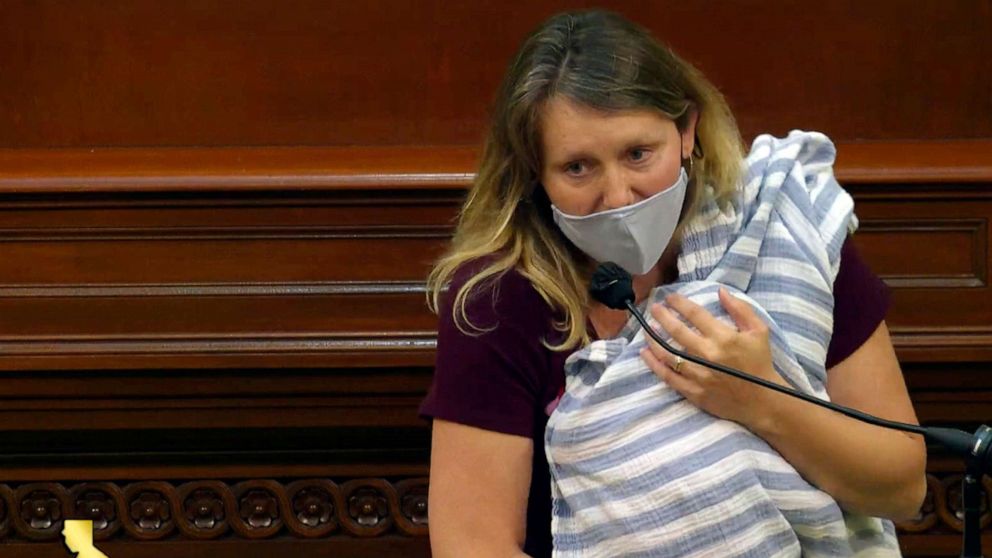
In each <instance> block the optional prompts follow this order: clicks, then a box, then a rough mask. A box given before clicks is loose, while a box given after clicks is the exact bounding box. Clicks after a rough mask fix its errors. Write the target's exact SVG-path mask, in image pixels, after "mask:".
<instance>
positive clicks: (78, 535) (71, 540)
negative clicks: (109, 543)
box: [62, 519, 108, 558]
mask: <svg viewBox="0 0 992 558" xmlns="http://www.w3.org/2000/svg"><path fill="white" fill-rule="evenodd" d="M62 535H63V536H64V537H65V545H66V546H67V547H68V548H69V551H70V552H73V553H75V552H78V553H79V554H77V555H76V556H77V558H108V556H107V555H106V554H104V553H102V552H100V551H99V550H97V548H96V547H95V546H93V520H91V519H66V520H65V524H64V526H63V527H62Z"/></svg>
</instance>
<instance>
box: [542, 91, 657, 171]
mask: <svg viewBox="0 0 992 558" xmlns="http://www.w3.org/2000/svg"><path fill="white" fill-rule="evenodd" d="M540 130H541V143H542V145H543V149H544V154H545V157H546V158H547V159H548V160H557V159H567V158H569V156H570V155H572V154H575V153H583V152H594V151H601V150H603V149H604V148H613V147H616V146H624V145H627V144H631V143H641V142H647V141H664V140H665V139H667V138H668V137H669V135H670V134H674V133H675V132H676V128H675V123H674V122H673V121H672V120H671V119H669V118H668V117H666V116H664V115H663V114H661V113H659V112H658V111H657V110H654V109H623V110H611V111H606V110H602V109H598V108H595V107H591V106H589V105H584V104H582V103H579V102H576V101H574V100H571V99H568V98H565V97H555V98H552V99H550V100H549V101H548V102H547V103H545V105H544V107H543V108H542V110H541V126H540Z"/></svg>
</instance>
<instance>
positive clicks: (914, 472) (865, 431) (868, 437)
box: [749, 322, 926, 519]
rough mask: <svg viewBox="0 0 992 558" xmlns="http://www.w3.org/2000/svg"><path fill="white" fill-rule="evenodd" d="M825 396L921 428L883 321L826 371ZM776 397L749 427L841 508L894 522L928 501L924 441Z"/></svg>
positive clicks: (806, 404) (793, 400) (914, 512)
mask: <svg viewBox="0 0 992 558" xmlns="http://www.w3.org/2000/svg"><path fill="white" fill-rule="evenodd" d="M827 393H828V394H829V395H830V399H831V400H832V401H834V402H836V403H839V404H841V405H845V406H848V407H853V408H855V409H858V410H861V411H864V412H867V413H870V414H872V415H875V416H879V417H882V418H887V419H890V420H896V421H900V422H908V423H912V424H918V422H917V419H916V413H915V412H914V411H913V405H912V403H911V402H910V399H909V394H908V393H907V391H906V384H905V382H904V381H903V377H902V372H901V370H900V369H899V362H898V361H897V360H896V355H895V352H894V351H893V349H892V342H891V341H890V339H889V330H888V328H887V327H886V325H885V322H882V323H881V324H880V325H879V326H878V329H876V330H875V332H874V333H873V334H872V335H871V337H869V338H868V340H867V341H865V343H864V344H863V345H861V347H860V348H858V349H857V350H856V351H855V352H854V353H852V354H851V355H850V356H849V357H847V358H846V359H844V360H843V361H842V362H840V363H839V364H837V365H835V366H834V367H833V368H831V369H830V370H829V371H828V372H827ZM776 395H778V394H776ZM776 399H778V401H777V402H776V404H775V405H773V406H772V407H770V412H769V414H768V415H767V416H766V417H764V419H763V420H758V421H755V422H754V424H753V425H749V426H750V427H751V428H752V429H753V430H754V431H755V433H756V434H758V435H759V436H761V437H762V438H764V439H765V440H766V441H768V443H769V444H771V445H772V446H774V447H775V449H777V450H778V451H779V453H781V454H782V455H783V456H784V457H785V458H786V459H787V460H788V461H789V462H790V463H792V465H793V466H794V467H795V468H796V470H798V471H799V472H800V473H802V474H803V476H805V477H806V478H808V479H809V480H810V481H811V482H812V483H813V484H815V485H816V486H818V487H820V488H821V489H822V490H823V491H824V492H826V493H828V494H830V495H831V496H833V497H834V499H836V500H837V501H838V503H840V504H841V506H843V507H844V508H845V509H848V510H852V511H859V512H862V513H865V514H867V515H875V516H880V517H888V518H891V519H906V518H910V517H913V516H915V515H916V513H917V512H918V511H919V509H920V506H921V504H922V503H923V499H924V497H925V496H926V478H925V470H926V446H925V444H924V442H923V439H922V437H921V436H919V435H916V434H909V433H906V432H898V431H895V430H889V429H886V428H881V427H878V426H872V425H870V424H865V423H863V422H860V421H857V420H854V419H851V418H848V417H846V416H843V415H840V414H838V413H834V412H832V411H829V410H827V409H823V408H821V407H816V406H813V405H810V404H808V403H805V402H802V401H798V400H795V399H792V398H787V397H785V396H779V397H776Z"/></svg>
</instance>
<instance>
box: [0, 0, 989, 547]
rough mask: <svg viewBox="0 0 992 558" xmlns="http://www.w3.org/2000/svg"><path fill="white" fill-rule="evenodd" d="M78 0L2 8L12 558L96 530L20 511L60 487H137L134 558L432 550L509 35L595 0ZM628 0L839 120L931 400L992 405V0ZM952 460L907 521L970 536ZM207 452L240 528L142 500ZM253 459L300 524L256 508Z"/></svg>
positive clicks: (741, 89)
mask: <svg viewBox="0 0 992 558" xmlns="http://www.w3.org/2000/svg"><path fill="white" fill-rule="evenodd" d="M63 4H64V3H62V2H57V1H55V0H39V1H33V0H9V1H7V2H4V4H3V11H2V15H0V75H2V76H3V78H4V83H5V87H3V88H2V89H0V384H2V386H3V389H2V390H0V447H3V448H4V451H3V452H2V455H0V504H2V505H0V555H3V556H12V557H15V556H45V555H51V556H61V555H63V554H64V552H65V549H64V548H63V547H62V546H61V545H56V544H54V543H47V542H28V541H29V540H30V539H35V538H37V539H44V538H45V537H51V536H52V529H53V528H47V529H46V528H40V527H39V528H31V527H25V525H24V524H23V522H22V523H21V524H20V525H19V526H18V525H16V521H15V519H14V516H15V515H16V514H18V513H28V512H30V511H32V506H31V505H30V502H29V503H28V505H27V506H25V499H27V500H31V501H34V500H37V499H39V498H40V500H41V501H42V503H45V502H48V503H52V502H60V503H61V504H60V505H64V507H63V511H64V512H65V513H63V514H62V515H63V516H68V517H80V516H85V515H86V513H87V512H86V509H93V508H92V506H90V507H89V508H88V506H89V505H90V504H93V505H95V507H96V508H97V509H98V511H99V513H98V514H97V515H98V516H100V517H102V516H104V515H106V514H107V509H109V508H107V507H106V505H105V504H107V502H113V503H114V504H115V505H116V506H117V508H116V510H115V511H116V513H117V516H118V519H122V520H123V524H124V527H123V528H118V527H113V528H112V529H108V530H101V531H99V532H98V533H97V537H98V539H100V540H102V539H108V540H105V541H104V542H103V543H102V544H101V545H100V546H101V548H103V549H104V550H105V551H106V552H108V553H109V554H110V555H111V556H113V557H114V558H121V557H128V556H133V557H138V556H160V555H175V556H211V557H214V556H217V557H238V558H245V557H251V556H272V555H276V554H288V555H304V554H305V555H308V556H356V557H357V556H372V555H375V556H384V557H389V556H392V557H399V556H404V557H407V556H427V555H428V554H429V550H428V541H427V539H426V536H425V530H424V529H423V527H422V526H417V525H413V526H412V527H411V525H412V524H411V523H409V522H408V523H404V521H412V519H411V518H412V516H411V514H413V513H419V512H418V511H417V510H418V509H419V508H417V507H416V506H415V505H412V504H411V503H410V501H408V500H404V499H403V495H404V494H405V492H404V491H405V490H408V488H409V487H410V486H411V485H410V484H409V482H410V481H413V482H414V484H416V483H421V484H419V485H418V486H420V487H421V488H423V484H422V481H423V477H425V476H426V475H427V474H428V458H427V452H428V449H429V438H428V430H427V425H426V423H424V422H423V421H421V420H420V419H418V418H417V416H416V408H417V404H418V402H419V401H420V398H421V397H422V396H423V394H424V392H425V390H426V389H427V386H428V384H429V381H430V373H431V366H432V361H433V352H434V323H435V322H434V318H433V317H432V316H431V315H430V314H429V312H428V311H427V309H426V308H425V306H424V288H423V284H422V281H423V277H424V275H425V274H426V272H427V270H428V269H429V265H430V262H431V260H432V259H433V258H434V257H436V255H437V254H438V253H439V251H440V250H441V249H442V247H443V244H444V242H445V241H446V239H447V237H448V235H449V234H450V231H451V224H452V219H453V218H454V217H455V213H456V210H457V207H458V205H459V202H460V200H461V197H462V195H463V194H464V188H465V187H466V186H467V185H468V184H469V183H470V181H471V180H472V173H473V172H474V170H475V164H476V159H477V156H478V147H477V146H478V144H479V140H480V139H481V136H482V133H483V128H484V125H485V121H486V112H487V106H488V104H489V102H490V100H491V98H492V94H493V92H494V90H495V87H496V84H497V82H498V80H499V79H500V76H501V74H502V71H503V69H504V68H505V66H506V64H507V62H508V60H509V57H510V55H511V54H512V52H513V51H514V49H515V48H516V47H517V44H518V43H519V41H520V39H521V38H522V37H523V36H524V35H525V34H526V33H527V32H528V31H529V30H530V29H531V28H533V27H534V26H536V25H537V24H538V23H539V22H540V21H541V20H543V19H544V18H545V17H547V16H548V15H550V14H552V13H554V12H556V11H559V10H560V9H563V8H565V7H572V8H574V7H582V6H592V4H593V3H591V2H584V1H583V2H579V3H567V4H568V6H566V3H564V2H560V1H557V0H543V1H541V2H537V3H530V4H527V5H526V6H523V5H519V4H515V3H506V2H495V1H488V0H487V1H484V2H474V3H469V4H464V3H463V4H458V3H454V4H452V3H444V2H440V1H439V0H427V1H425V2H417V3H409V2H399V1H395V0H392V1H390V0H380V1H373V2H371V3H368V2H366V3H360V4H356V3H346V2H319V1H316V0H294V1H292V2H289V3H286V2H274V1H273V0H250V1H248V2H234V1H233V0H206V1H196V2H193V1H185V0H184V1H177V2H161V1H159V0H137V1H124V0H114V1H110V2H101V1H93V0H86V1H82V2H77V3H74V4H73V6H72V8H71V9H67V8H66V7H65V6H64V5H63ZM596 4H597V5H601V6H605V7H607V8H613V9H616V10H618V11H620V12H622V13H625V14H627V15H629V16H631V17H632V18H633V19H635V20H637V21H640V22H641V23H644V24H645V25H647V26H648V27H650V28H651V29H652V30H654V31H655V32H656V33H657V34H658V35H659V36H661V37H663V38H665V39H666V40H667V41H668V42H670V43H671V45H672V46H673V47H674V48H675V49H676V50H677V51H678V52H680V53H681V54H683V55H684V56H685V57H686V58H687V59H689V60H691V61H692V62H694V63H695V64H697V65H698V66H699V67H700V68H701V69H702V70H703V71H704V72H705V73H706V74H707V75H708V76H709V77H710V78H711V79H712V80H713V81H714V82H715V83H716V84H717V85H718V86H719V87H720V88H721V89H722V90H723V91H724V92H725V93H726V94H727V96H728V99H729V101H730V103H731V105H732V107H733V108H734V109H735V112H736V114H737V116H738V119H739V121H740V123H741V126H742V129H743V131H744V134H745V136H753V135H755V134H757V133H762V132H772V133H777V134H782V133H784V132H786V131H788V130H789V129H792V128H805V129H817V130H821V131H823V132H826V133H827V134H828V135H830V136H831V137H832V138H834V139H835V140H837V141H838V163H837V167H836V168H837V176H838V178H839V180H841V182H842V183H843V184H844V185H845V186H846V187H848V188H849V189H850V190H851V191H852V192H853V193H854V195H855V198H856V201H857V208H856V210H857V213H858V215H859V217H860V218H861V222H862V228H861V232H859V233H858V235H857V236H856V242H857V243H858V245H859V248H860V249H861V251H862V252H863V254H864V255H865V257H866V259H867V260H868V262H869V263H870V265H871V266H872V267H873V268H875V269H876V270H877V271H878V272H879V273H880V274H881V275H882V276H883V278H884V279H886V280H887V281H888V282H889V284H890V286H891V287H892V289H893V308H892V311H891V312H890V315H889V319H888V322H889V325H890V327H891V329H892V332H893V340H894V343H895V345H896V349H897V352H898V355H899V357H900V360H901V362H902V364H903V368H904V371H905V376H906V380H907V384H908V386H909V389H910V392H911V395H912V397H913V400H914V404H915V406H916V408H917V411H918V413H919V416H920V418H921V419H922V420H923V421H924V422H925V423H929V424H948V425H958V426H965V427H969V428H972V427H974V425H975V424H977V423H980V422H988V421H989V417H992V374H990V373H989V370H990V366H992V325H990V319H989V316H992V290H990V289H992V288H990V286H989V280H988V264H989V253H988V250H989V246H990V245H992V238H990V236H989V235H990V234H992V232H990V228H989V224H988V223H989V219H990V218H992V194H990V192H992V189H990V186H992V42H990V41H989V40H988V37H989V36H992V0H964V1H961V2H943V1H941V0H922V1H919V2H914V3H913V9H911V10H907V9H906V6H905V3H904V2H902V1H901V0H880V1H878V2H858V1H855V0H842V1H838V2H828V3H819V4H817V3H808V2H806V3H796V2H789V1H786V0H775V1H773V2H764V3H761V2H754V1H752V0H732V1H729V2H723V3H721V4H720V6H719V7H718V8H717V7H714V6H713V5H712V4H711V3H707V2H678V3H676V2H662V3H658V2H640V1H619V0H617V1H613V0H608V1H607V2H606V3H605V4H604V3H602V2H597V3H596ZM864 140H868V141H864ZM280 146H281V147H280ZM53 147H56V148H58V149H52V148H53ZM63 148H64V149H63ZM928 469H929V471H930V472H931V473H932V475H931V477H930V479H929V480H930V498H929V502H928V504H927V505H926V506H925V508H924V510H923V513H922V514H921V516H920V517H919V518H918V519H917V520H916V521H911V522H906V523H904V524H903V525H902V527H901V528H902V536H901V544H902V546H903V548H904V552H905V554H906V555H908V556H953V555H956V553H957V549H958V548H959V544H960V543H959V541H960V534H959V531H960V521H959V520H957V519H956V516H955V513H956V512H957V511H959V508H958V507H956V506H957V500H956V497H955V492H954V486H955V484H956V483H957V482H958V477H957V475H958V474H959V473H960V470H961V466H960V464H959V463H956V462H954V461H953V460H948V459H947V458H943V457H939V456H938V457H935V458H934V459H931V461H930V463H929V467H928ZM246 479H249V481H248V483H247V484H245V483H244V481H245V480H246ZM308 479H309V480H308ZM187 481H191V482H194V483H196V484H197V486H201V487H213V488H214V489H216V490H217V491H218V495H219V497H220V499H221V500H223V503H222V506H221V507H222V508H223V509H225V510H226V512H227V513H226V517H225V519H224V521H225V522H226V525H227V527H228V531H227V534H226V535H224V536H223V537H222V538H220V539H217V540H201V539H203V538H204V537H208V536H212V535H211V534H210V533H208V532H203V531H199V530H196V529H190V528H188V525H187V527H186V528H185V529H180V531H182V532H181V533H179V532H173V533H171V534H169V535H168V536H167V537H164V538H160V537H159V535H158V534H155V533H149V532H141V531H140V530H138V531H135V530H134V529H133V521H135V517H134V516H132V515H131V514H134V513H140V511H141V508H140V505H138V507H135V505H137V504H135V501H134V500H133V498H135V497H136V494H135V493H134V492H133V491H132V492H129V490H131V489H132V488H133V487H134V486H136V485H134V484H132V483H134V482H137V483H139V484H140V485H141V486H143V487H144V488H145V489H148V490H152V491H154V490H153V487H158V488H157V489H158V490H161V491H163V493H166V494H171V495H172V496H169V498H171V500H170V503H169V505H170V506H173V508H172V511H173V512H176V511H178V512H179V513H173V516H174V517H175V518H176V519H179V520H181V519H183V517H187V518H188V517H191V516H187V514H188V513H193V514H194V515H195V513H196V511H195V510H192V511H188V510H186V509H184V508H179V507H178V506H185V505H186V504H189V502H187V501H186V500H184V499H183V498H179V492H181V489H180V488H179V487H180V485H182V484H183V483H185V482H187ZM37 482H44V483H48V484H45V485H36V484H33V483H37ZM297 482H315V483H316V484H320V485H322V486H332V485H333V486H338V487H339V488H340V490H337V491H335V490H336V489H334V488H331V489H330V490H331V492H333V493H334V494H336V495H338V496H340V498H341V499H339V500H335V502H336V504H337V507H336V509H335V510H334V513H333V517H336V518H337V519H338V520H339V521H344V522H349V523H348V525H347V526H346V527H345V528H339V529H338V530H337V531H334V532H332V533H317V532H316V531H307V530H303V531H301V532H297V531H299V529H297V530H295V531H293V532H294V533H296V535H298V536H303V537H316V539H315V540H301V539H299V538H297V537H294V536H291V535H289V530H292V529H288V528H287V526H289V523H291V522H292V521H293V519H292V517H290V516H291V515H292V514H293V513H298V512H299V510H298V509H296V508H290V507H288V506H287V503H288V502H289V500H288V499H287V498H288V497H289V493H290V492H292V488H291V487H292V486H296V484H295V483H297ZM328 483H330V484H328ZM334 483H337V484H334ZM248 487H254V489H257V490H261V491H262V492H264V491H265V490H268V491H269V492H270V493H271V494H273V495H274V496H275V497H276V500H277V503H278V506H281V507H279V508H278V509H279V512H280V513H279V518H278V519H279V521H284V522H287V523H285V524H284V526H283V528H281V529H280V530H273V529H272V528H269V527H267V526H264V525H262V526H261V527H260V528H259V529H257V530H253V529H251V528H249V527H246V525H248V524H247V523H245V522H246V521H247V520H248V518H249V517H250V516H251V514H252V513H253V512H252V510H253V509H254V508H253V504H255V503H257V502H258V500H257V499H258V498H259V497H260V493H258V492H254V493H253V492H251V491H249V490H248ZM35 489H38V490H42V492H40V493H38V494H35V495H34V496H31V494H32V492H31V491H33V490H35ZM985 489H986V492H987V493H992V485H990V484H986V485H985ZM44 490H48V491H49V492H48V493H47V496H46V493H45V492H44ZM101 491H103V492H101ZM339 493H340V494H339ZM101 494H103V496H101ZM28 496H31V498H27V497H28ZM262 496H264V494H263V495H262ZM338 496H335V498H337V497H338ZM346 496H347V497H346ZM350 496H356V500H355V501H351V500H350ZM379 497H382V498H383V499H384V501H385V507H382V508H381V509H380V508H379V506H380V504H381V502H380V501H379V500H378V498H379ZM418 497H421V496H418ZM263 499H264V498H263ZM138 504H140V503H138ZM263 504H264V502H263ZM424 504H426V502H425V501H424ZM46 505H48V504H46ZM278 506H277V507H278ZM365 506H368V507H367V509H369V510H373V511H374V512H375V513H377V514H378V513H381V514H382V515H381V522H380V521H373V522H371V523H369V524H368V525H366V526H362V525H361V524H359V523H357V519H356V518H357V517H358V516H359V515H361V514H362V513H363V511H362V510H363V509H366V508H365ZM263 508H264V505H263ZM273 509H274V508H273ZM25 510H26V511H25ZM136 510H137V511H136ZM44 511H45V513H49V512H50V510H48V509H47V508H46V510H44ZM263 511H264V509H263ZM128 517H130V518H131V519H130V521H131V522H132V523H128V519H127V518H128ZM987 517H988V516H987ZM349 518H350V519H349ZM129 525H130V528H129V527H128V526H129ZM342 525H343V524H342ZM56 527H57V525H56ZM289 527H291V526H289ZM296 527H299V525H296ZM114 529H116V530H114ZM125 531H126V532H127V533H126V535H125ZM301 533H302V534H301ZM128 537H132V538H128ZM133 537H137V538H136V539H135V538H133ZM256 537H260V538H258V539H256ZM142 538H147V539H156V538H159V540H148V541H146V542H136V541H137V540H138V539H142ZM988 544H992V543H990V542H986V545H988ZM46 553H47V554H46Z"/></svg>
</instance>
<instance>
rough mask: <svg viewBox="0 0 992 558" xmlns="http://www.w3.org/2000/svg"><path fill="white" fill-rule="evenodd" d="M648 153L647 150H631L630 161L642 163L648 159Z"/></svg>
mask: <svg viewBox="0 0 992 558" xmlns="http://www.w3.org/2000/svg"><path fill="white" fill-rule="evenodd" d="M648 155H649V152H648V150H647V149H631V150H630V160H631V161H634V162H639V161H643V160H645V159H647V158H648Z"/></svg>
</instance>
